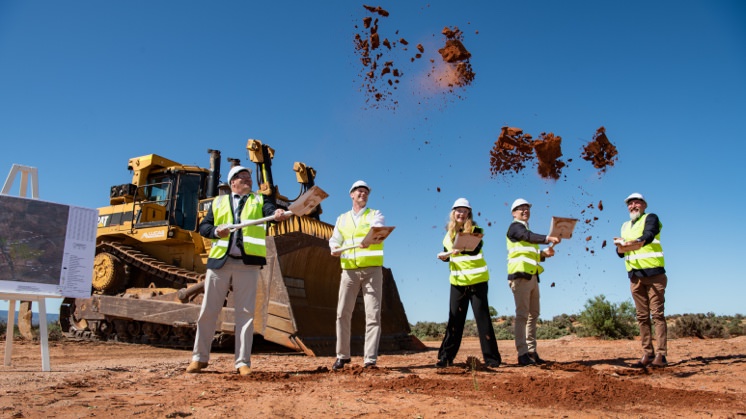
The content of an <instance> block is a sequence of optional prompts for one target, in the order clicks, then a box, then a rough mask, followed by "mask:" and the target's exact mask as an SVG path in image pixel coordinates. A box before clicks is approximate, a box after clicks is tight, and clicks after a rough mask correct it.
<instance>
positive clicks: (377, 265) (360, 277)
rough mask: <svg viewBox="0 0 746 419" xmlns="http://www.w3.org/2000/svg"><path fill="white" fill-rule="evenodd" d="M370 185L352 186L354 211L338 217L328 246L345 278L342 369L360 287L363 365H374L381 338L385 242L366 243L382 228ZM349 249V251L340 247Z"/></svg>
mask: <svg viewBox="0 0 746 419" xmlns="http://www.w3.org/2000/svg"><path fill="white" fill-rule="evenodd" d="M369 194H370V186H368V184H367V183H365V182H364V181H362V180H358V181H357V182H355V183H353V184H352V187H350V199H351V200H352V210H350V211H347V212H346V213H344V214H342V215H340V216H339V217H337V222H336V224H335V225H334V231H333V233H332V237H331V238H330V239H329V247H330V248H331V254H332V256H336V257H339V258H340V263H341V264H342V278H341V281H340V283H339V299H338V301H337V326H336V327H337V346H336V350H337V359H336V361H334V365H333V366H332V369H333V370H334V371H337V370H340V369H343V368H344V366H345V364H349V363H350V362H351V361H350V360H351V358H350V356H351V353H350V339H351V334H352V331H351V329H352V327H351V323H352V312H353V311H354V309H355V301H356V300H357V295H358V294H359V293H360V290H361V289H362V291H363V302H364V303H365V347H364V353H363V356H364V361H363V362H364V363H363V367H365V368H370V367H375V366H376V362H377V360H378V343H379V341H380V340H381V298H382V296H383V269H382V266H383V243H379V244H372V245H370V246H367V245H366V244H365V243H363V239H364V238H365V236H366V235H367V234H368V231H370V229H371V227H382V226H383V225H384V217H383V214H381V212H380V211H378V210H374V209H371V208H368V195H369ZM342 248H346V250H338V249H342Z"/></svg>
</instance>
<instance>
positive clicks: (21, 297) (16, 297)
mask: <svg viewBox="0 0 746 419" xmlns="http://www.w3.org/2000/svg"><path fill="white" fill-rule="evenodd" d="M47 297H52V298H59V296H51V295H50V296H46V295H27V294H0V300H8V328H7V330H6V331H5V366H6V367H9V366H10V358H11V355H12V353H13V325H14V324H15V321H16V318H15V317H16V301H36V302H37V303H38V304H39V335H40V337H41V370H42V371H45V372H48V371H51V370H52V369H51V367H50V365H49V338H48V335H47V306H46V298H47Z"/></svg>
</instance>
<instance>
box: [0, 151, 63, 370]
mask: <svg viewBox="0 0 746 419" xmlns="http://www.w3.org/2000/svg"><path fill="white" fill-rule="evenodd" d="M19 173H20V174H21V185H20V188H19V195H20V196H22V197H25V196H26V191H27V190H28V188H29V186H30V187H31V198H33V199H39V173H38V171H37V170H36V168H35V167H29V166H22V165H20V164H14V165H13V167H11V168H10V173H9V174H8V178H7V179H5V184H4V185H3V189H2V192H0V193H2V194H3V195H8V194H9V193H10V189H11V187H12V185H13V181H14V180H15V178H16V175H18V174H19ZM29 180H30V181H31V184H30V185H29ZM47 297H52V298H59V296H58V295H57V296H54V295H50V296H48V295H36V294H16V293H0V300H8V329H7V330H6V332H5V366H6V367H9V366H10V356H11V354H12V353H13V325H14V324H15V321H16V301H30V302H33V301H36V302H37V303H38V304H39V333H40V334H41V370H42V371H51V369H50V366H49V342H48V340H49V339H48V336H47V307H46V303H45V299H46V298H47ZM29 311H31V305H29Z"/></svg>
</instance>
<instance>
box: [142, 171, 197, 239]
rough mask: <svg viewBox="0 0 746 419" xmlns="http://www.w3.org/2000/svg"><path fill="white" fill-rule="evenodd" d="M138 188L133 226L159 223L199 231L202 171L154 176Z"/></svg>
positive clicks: (148, 225) (157, 224) (150, 225)
mask: <svg viewBox="0 0 746 419" xmlns="http://www.w3.org/2000/svg"><path fill="white" fill-rule="evenodd" d="M147 182H148V183H146V184H145V185H143V186H140V187H138V188H137V191H136V193H135V196H136V197H139V198H140V200H136V201H135V202H134V203H133V213H134V214H136V217H135V223H134V226H133V227H134V228H145V227H153V226H160V225H169V226H178V227H180V228H182V229H184V230H189V231H196V230H197V206H198V204H199V198H200V195H201V191H202V185H203V183H204V175H203V174H201V173H189V172H177V173H167V174H158V175H153V176H151V177H150V178H148V180H147Z"/></svg>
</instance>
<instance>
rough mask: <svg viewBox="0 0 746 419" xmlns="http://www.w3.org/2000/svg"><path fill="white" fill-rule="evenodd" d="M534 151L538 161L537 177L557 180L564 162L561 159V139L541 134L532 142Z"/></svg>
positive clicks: (557, 136) (550, 134)
mask: <svg viewBox="0 0 746 419" xmlns="http://www.w3.org/2000/svg"><path fill="white" fill-rule="evenodd" d="M534 150H536V157H537V158H538V159H539V176H541V177H543V178H545V179H554V180H557V179H559V178H560V175H561V174H562V168H563V167H565V162H563V161H562V160H560V157H562V137H560V136H559V135H554V134H552V133H551V132H550V133H548V134H547V133H543V132H542V133H541V134H539V138H537V139H536V140H535V141H534Z"/></svg>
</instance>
